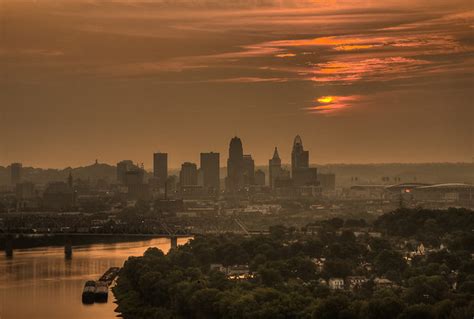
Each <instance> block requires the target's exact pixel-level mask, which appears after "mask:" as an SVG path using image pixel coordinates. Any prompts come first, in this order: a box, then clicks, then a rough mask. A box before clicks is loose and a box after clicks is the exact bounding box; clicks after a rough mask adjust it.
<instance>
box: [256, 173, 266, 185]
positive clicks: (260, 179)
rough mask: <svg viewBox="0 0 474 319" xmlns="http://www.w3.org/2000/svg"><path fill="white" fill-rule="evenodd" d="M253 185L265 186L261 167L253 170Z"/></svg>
mask: <svg viewBox="0 0 474 319" xmlns="http://www.w3.org/2000/svg"><path fill="white" fill-rule="evenodd" d="M255 185H258V186H265V172H264V171H262V170H261V169H259V170H257V171H256V172H255Z"/></svg>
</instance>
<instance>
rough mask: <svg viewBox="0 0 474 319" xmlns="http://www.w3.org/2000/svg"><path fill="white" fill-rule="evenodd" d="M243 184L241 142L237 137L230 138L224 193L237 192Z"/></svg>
mask: <svg viewBox="0 0 474 319" xmlns="http://www.w3.org/2000/svg"><path fill="white" fill-rule="evenodd" d="M243 184H244V151H243V148H242V141H241V140H240V138H238V137H237V136H236V137H234V138H232V139H231V141H230V145H229V158H228V160H227V178H226V191H228V192H235V191H239V190H240V189H241V188H242V187H243Z"/></svg>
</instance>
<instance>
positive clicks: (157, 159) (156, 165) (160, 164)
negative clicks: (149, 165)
mask: <svg viewBox="0 0 474 319" xmlns="http://www.w3.org/2000/svg"><path fill="white" fill-rule="evenodd" d="M153 176H154V177H155V178H156V180H157V182H158V185H159V186H160V187H164V186H165V183H166V180H167V179H168V153H154V154H153Z"/></svg>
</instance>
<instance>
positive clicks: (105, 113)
mask: <svg viewBox="0 0 474 319" xmlns="http://www.w3.org/2000/svg"><path fill="white" fill-rule="evenodd" d="M236 3H238V4H236ZM0 23H1V30H2V31H1V33H0V38H1V41H0V70H1V72H2V76H1V77H0V85H1V86H0V87H1V90H0V122H1V123H0V124H1V125H0V165H3V166H6V165H8V164H9V163H11V162H15V161H20V162H23V163H24V165H27V166H39V167H59V168H61V167H66V166H78V165H87V164H90V163H92V162H93V161H94V160H95V159H96V158H97V159H99V161H101V162H107V163H116V162H117V161H119V160H122V159H132V160H134V161H137V162H140V163H141V162H144V163H145V166H146V167H148V168H149V167H150V166H151V159H152V153H153V152H156V151H164V152H168V153H169V154H170V155H169V158H170V162H171V163H170V166H172V167H177V166H179V165H180V163H181V162H184V161H194V162H198V159H199V152H201V151H218V152H221V153H222V155H223V156H222V159H221V162H223V163H224V162H225V159H226V158H227V147H228V142H229V140H230V138H231V137H232V136H234V135H238V136H240V137H241V138H242V140H243V145H244V151H245V153H251V154H252V155H253V157H254V158H255V160H256V162H257V163H258V164H264V163H267V161H268V159H269V158H270V157H271V155H272V153H273V148H274V146H278V147H279V149H280V155H281V156H282V159H283V161H284V162H288V161H289V153H290V148H291V145H292V139H293V137H294V136H295V135H296V134H300V135H301V136H302V137H303V142H304V145H305V147H306V148H307V149H309V150H310V156H311V162H313V163H334V162H338V163H341V162H346V163H365V162H430V161H438V162H439V161H467V162H470V161H471V160H472V158H473V157H474V153H473V123H474V110H473V103H472V101H473V95H474V94H473V93H472V91H473V90H472V87H473V85H474V80H473V76H472V74H473V72H472V71H473V62H474V61H473V51H474V38H473V31H474V10H473V8H472V2H471V1H467V0H459V1H457V0H450V1H444V0H410V1H408V0H397V1H394V0H393V1H369V0H367V1H362V0H347V1H336V0H332V1H329V0H327V1H325V0H321V1H304V0H301V1H298V0H294V1H290V0H287V1H285V0H281V1H276V0H265V1H257V0H253V1H252V0H248V1H239V2H235V1H232V0H221V1H217V0H201V1H195V0H193V1H192V0H180V1H175V2H169V1H159V0H156V1H151V0H149V1H147V0H143V1H136V0H117V1H110V0H103V1H94V0H68V1H66V0H63V1H61V0H57V1H52V0H42V1H29V0H4V1H3V2H2V8H1V10H0Z"/></svg>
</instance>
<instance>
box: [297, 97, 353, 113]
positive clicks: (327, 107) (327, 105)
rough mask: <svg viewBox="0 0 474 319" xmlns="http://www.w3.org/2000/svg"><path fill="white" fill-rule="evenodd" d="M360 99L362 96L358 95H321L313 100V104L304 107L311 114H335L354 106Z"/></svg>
mask: <svg viewBox="0 0 474 319" xmlns="http://www.w3.org/2000/svg"><path fill="white" fill-rule="evenodd" d="M361 100H362V96H360V95H350V96H321V97H319V98H316V99H315V100H314V101H313V102H314V103H315V105H313V106H311V107H308V108H305V110H306V111H308V112H309V113H312V114H324V115H335V114H337V113H339V112H341V111H343V110H345V109H347V108H350V107H352V106H354V105H355V104H357V103H359V102H360V101H361Z"/></svg>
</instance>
